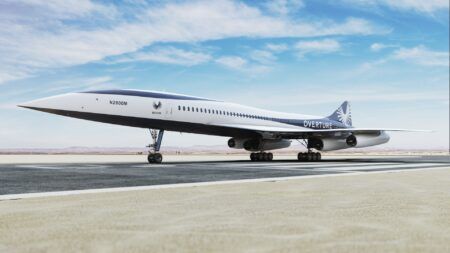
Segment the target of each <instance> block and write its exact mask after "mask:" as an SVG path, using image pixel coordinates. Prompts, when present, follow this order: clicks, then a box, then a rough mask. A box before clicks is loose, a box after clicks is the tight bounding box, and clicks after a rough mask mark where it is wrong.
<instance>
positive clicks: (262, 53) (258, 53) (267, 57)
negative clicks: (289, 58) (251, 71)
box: [250, 50, 277, 64]
mask: <svg viewBox="0 0 450 253" xmlns="http://www.w3.org/2000/svg"><path fill="white" fill-rule="evenodd" d="M250 57H251V58H252V59H253V60H254V61H257V62H260V63H263V64H268V63H271V62H273V61H275V60H276V59H277V57H275V55H273V54H272V52H270V51H266V50H253V51H252V52H251V53H250Z"/></svg>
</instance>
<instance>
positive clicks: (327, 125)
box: [18, 89, 423, 164]
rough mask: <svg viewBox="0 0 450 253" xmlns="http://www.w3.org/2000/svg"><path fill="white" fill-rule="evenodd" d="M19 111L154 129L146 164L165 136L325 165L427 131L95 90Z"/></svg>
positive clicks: (344, 109) (341, 116)
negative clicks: (216, 139)
mask: <svg viewBox="0 0 450 253" xmlns="http://www.w3.org/2000/svg"><path fill="white" fill-rule="evenodd" d="M18 106H19V107H23V108H28V109H33V110H37V111H42V112H47V113H52V114H57V115H62V116H67V117H73V118H78V119H84V120H90V121H97V122H103V123H110V124H116V125H123V126H130V127H138V128H147V129H150V134H151V137H152V140H153V141H152V143H151V144H150V145H149V146H148V147H149V148H150V150H149V154H148V157H147V160H148V162H149V163H150V164H153V163H156V164H159V163H161V162H162V160H163V157H162V155H161V153H159V151H160V147H161V143H162V139H163V135H164V131H175V132H186V133H195V134H205V135H216V136H225V137H230V139H229V140H228V143H227V144H228V146H229V147H230V148H234V149H245V150H247V151H250V152H251V154H250V159H251V161H272V160H273V154H272V153H271V152H266V151H271V150H276V149H282V148H287V147H289V146H290V145H291V143H292V141H293V140H298V141H300V142H301V143H302V144H303V145H304V146H305V147H306V149H307V152H300V153H298V155H297V159H298V160H299V161H310V162H313V161H320V160H321V158H322V156H321V153H320V152H315V151H314V150H317V151H331V150H340V149H347V148H364V147H369V146H375V145H380V144H383V143H387V142H388V141H389V139H390V137H389V135H388V134H387V132H388V131H423V130H407V129H391V128H358V127H353V126H352V117H351V110H350V103H349V102H348V101H345V102H343V103H342V105H341V106H340V107H339V108H338V109H337V110H336V111H334V112H333V113H332V114H331V115H329V116H326V117H321V116H312V115H303V114H294V113H283V112H275V111H269V110H263V109H258V108H254V107H249V106H244V105H239V104H235V103H228V102H224V101H219V100H214V99H208V98H202V97H195V96H188V95H182V94H175V93H167V92H158V91H143V90H130V89H114V90H94V91H81V92H74V93H68V94H62V95H57V96H52V97H47V98H43V99H38V100H34V101H31V102H27V103H24V104H20V105H18Z"/></svg>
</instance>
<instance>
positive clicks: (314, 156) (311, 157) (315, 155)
mask: <svg viewBox="0 0 450 253" xmlns="http://www.w3.org/2000/svg"><path fill="white" fill-rule="evenodd" d="M297 158H298V160H299V161H304V162H318V161H320V160H322V155H321V154H320V153H319V152H311V151H308V152H300V153H298V156H297Z"/></svg>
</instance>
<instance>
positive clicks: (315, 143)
mask: <svg viewBox="0 0 450 253" xmlns="http://www.w3.org/2000/svg"><path fill="white" fill-rule="evenodd" d="M389 139H390V137H389V135H388V134H387V133H386V132H384V131H380V132H379V133H378V134H352V135H349V136H348V137H347V138H345V139H336V138H322V139H321V138H310V139H308V148H314V149H317V150H319V151H331V150H339V149H346V148H365V147H370V146H375V145H380V144H383V143H386V142H388V141H389Z"/></svg>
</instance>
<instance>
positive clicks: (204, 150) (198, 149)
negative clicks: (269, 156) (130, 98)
mask: <svg viewBox="0 0 450 253" xmlns="http://www.w3.org/2000/svg"><path fill="white" fill-rule="evenodd" d="M304 149H305V148H304V147H303V146H301V145H293V146H291V147H290V148H286V149H280V150H276V151H275V152H274V153H279V154H294V153H297V152H300V151H303V150H304ZM161 151H162V152H164V153H165V154H175V155H176V154H180V155H185V154H247V153H248V152H247V151H245V150H238V149H231V148H228V147H227V146H226V145H214V146H207V145H197V146H190V147H174V146H167V147H163V148H162V149H161ZM147 152H148V148H140V147H67V148H2V149H0V155H13V154H36V155H38V154H93V155H98V154H104V155H136V154H146V153H147ZM326 153H327V154H337V155H338V154H411V155H414V154H424V153H426V154H439V155H442V154H449V151H448V150H446V149H435V150H419V149H393V148H366V149H347V150H340V151H333V152H326Z"/></svg>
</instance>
